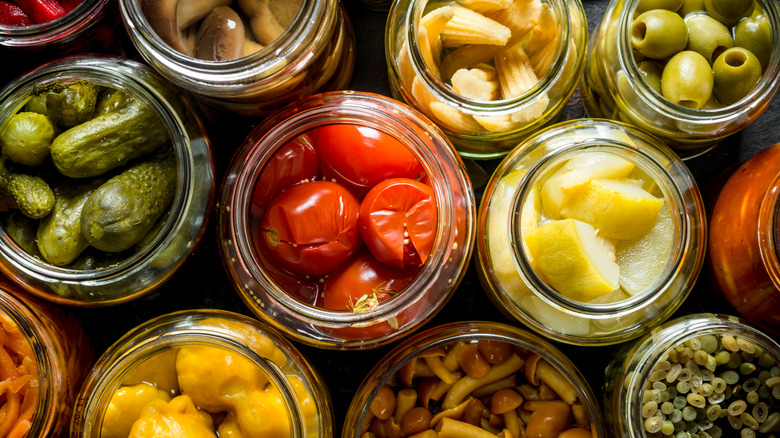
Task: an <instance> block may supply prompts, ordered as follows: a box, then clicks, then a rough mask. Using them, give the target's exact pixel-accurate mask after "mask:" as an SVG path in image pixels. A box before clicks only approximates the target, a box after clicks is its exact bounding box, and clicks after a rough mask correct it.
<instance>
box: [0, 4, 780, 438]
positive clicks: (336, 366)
mask: <svg viewBox="0 0 780 438" xmlns="http://www.w3.org/2000/svg"><path fill="white" fill-rule="evenodd" d="M347 1H349V0H347ZM353 1H354V0H353ZM583 3H584V6H585V10H586V14H587V18H588V27H589V29H590V31H591V32H593V29H594V28H595V26H597V25H598V24H599V23H600V22H601V18H602V15H603V13H604V9H605V7H606V5H607V1H606V0H590V1H588V0H585V1H583ZM346 6H347V11H348V13H349V16H350V18H351V21H352V24H353V26H354V29H355V34H356V40H357V59H356V66H355V72H354V75H353V78H352V82H351V84H350V88H351V89H353V90H360V91H372V92H376V93H380V94H385V95H389V87H388V84H387V67H386V64H385V54H384V41H383V38H384V26H385V20H386V17H387V12H377V11H369V10H366V9H363V8H362V7H360V6H359V5H357V4H353V3H347V5H346ZM120 33H121V32H120ZM132 55H133V54H132V53H130V54H129V56H132ZM6 73H7V71H6ZM19 73H21V72H19ZM565 111H566V112H565V114H564V118H568V119H571V118H578V117H584V112H583V108H582V105H581V101H580V99H579V93H577V94H576V95H575V97H574V98H573V99H572V100H571V101H570V102H569V105H568V106H567V108H566V110H565ZM256 122H257V121H254V123H256ZM254 123H253V122H252V121H247V122H246V123H240V124H239V125H238V126H235V125H231V126H230V127H229V129H226V127H225V126H218V125H215V124H210V125H209V126H208V130H209V134H210V136H211V138H212V142H213V146H214V149H213V150H214V154H215V160H216V163H217V171H218V178H219V179H221V177H222V176H223V174H224V172H225V170H226V168H227V164H228V162H229V160H230V157H231V156H232V154H233V152H234V151H235V150H236V148H237V147H238V146H239V145H240V144H241V141H242V140H243V139H244V137H245V136H246V135H247V134H248V133H249V132H250V130H251V129H252V127H253V124H254ZM779 124H780V103H778V102H775V103H773V104H772V105H771V106H770V107H769V108H768V110H767V111H766V112H765V113H764V114H763V115H762V116H761V117H760V118H759V119H758V120H757V121H756V122H755V123H753V124H752V125H751V126H749V127H748V128H746V129H745V130H744V131H742V132H741V133H739V134H736V135H734V136H732V137H730V138H728V139H726V140H725V141H723V142H722V143H721V144H719V145H718V146H717V147H715V148H714V149H713V150H712V151H710V152H709V153H707V154H706V155H703V156H701V157H698V158H695V159H692V160H689V161H688V162H687V164H688V166H689V167H690V169H691V171H692V173H693V174H694V176H695V177H696V180H697V181H698V183H699V186H700V188H701V189H702V192H703V194H704V195H705V199H708V198H710V197H711V195H712V193H713V192H712V190H711V189H710V186H711V185H714V184H712V182H713V181H717V180H718V177H719V175H721V174H722V173H723V172H724V171H727V170H728V169H730V168H732V167H733V166H734V165H735V164H737V163H739V162H741V161H744V160H746V159H747V158H749V157H751V156H752V155H753V154H755V153H756V152H758V151H759V150H761V149H763V148H765V147H767V146H770V145H772V144H774V143H777V142H780V131H778V129H777V128H776V127H777V126H778V125H779ZM495 164H496V161H493V162H484V163H482V165H483V166H484V167H485V168H486V169H488V170H489V169H492V168H493V167H494V166H495ZM219 179H218V181H219ZM476 192H477V197H479V195H480V193H481V189H480V188H476ZM215 226H216V217H215V212H212V214H211V218H210V222H209V227H208V230H207V233H206V235H205V237H204V240H203V241H202V242H201V245H200V247H199V248H198V249H197V250H196V252H195V253H194V254H193V255H192V256H191V257H190V258H189V259H188V260H187V262H186V263H185V265H184V266H183V267H182V268H181V270H180V271H179V272H177V273H176V275H174V277H173V278H172V279H171V280H170V281H169V282H168V283H166V284H165V285H164V286H163V287H162V288H161V289H160V290H159V292H158V293H156V294H155V295H154V296H152V297H149V298H145V299H140V300H138V301H135V302H132V303H129V304H124V305H119V306H115V307H107V308H98V309H72V310H73V311H74V312H75V313H76V314H77V315H78V316H80V317H81V318H82V321H83V324H84V326H85V327H86V329H87V330H88V331H89V333H90V335H91V337H92V340H93V343H94V345H95V348H96V350H97V352H98V354H100V353H101V352H102V351H104V350H105V348H106V347H108V346H109V345H110V344H111V343H113V342H114V341H116V340H117V339H118V338H119V337H121V336H122V335H123V334H124V333H125V332H127V331H128V330H129V329H131V328H133V327H135V326H136V325H138V324H140V323H142V322H144V321H146V320H148V319H150V318H152V317H155V316H159V315H163V314H166V313H169V312H172V311H176V310H183V309H195V308H218V309H225V310H231V311H235V312H239V313H242V314H246V315H250V316H251V315H252V314H251V312H250V311H249V309H248V308H247V307H246V306H245V305H244V304H243V302H242V301H241V300H240V298H239V297H238V295H237V293H236V292H235V290H234V289H233V287H232V286H231V284H230V282H229V281H228V277H227V274H226V273H225V271H224V269H223V267H222V263H221V261H220V258H219V253H218V249H217V242H216V232H215ZM700 311H710V312H712V311H715V312H724V313H732V314H733V313H734V311H733V310H732V309H731V308H730V307H729V306H728V305H727V304H725V303H724V302H723V301H722V300H721V299H720V298H719V297H718V296H717V295H716V294H715V293H714V292H713V291H712V289H711V287H710V284H709V281H708V275H707V272H706V268H705V270H704V271H703V272H702V273H701V275H700V277H699V280H698V282H697V285H696V287H695V288H694V290H693V292H692V293H691V295H690V296H689V298H688V300H687V301H686V302H685V303H684V304H683V306H682V307H681V309H680V310H679V311H678V312H677V314H676V315H675V316H680V315H684V314H689V313H695V312H700ZM465 320H490V321H499V322H506V323H509V324H513V325H519V323H518V322H516V321H511V320H508V319H507V318H505V317H504V316H503V315H502V314H501V313H500V312H499V311H498V310H497V309H496V307H495V306H494V305H493V304H492V302H490V301H489V300H488V298H487V295H486V294H485V292H484V291H483V290H482V289H481V287H480V285H479V283H478V282H477V280H476V273H475V270H474V263H473V262H472V263H471V264H470V265H469V268H468V271H467V272H466V275H465V278H464V279H463V281H462V283H461V284H460V286H459V287H458V289H457V290H456V292H455V294H454V297H453V298H452V299H451V300H450V302H449V303H447V305H446V306H445V307H444V308H443V310H442V311H441V312H440V313H439V314H438V315H437V316H436V317H435V318H434V319H433V320H432V321H431V322H430V323H429V324H428V325H427V326H426V327H425V328H428V327H433V326H436V325H439V324H442V323H445V322H453V321H465ZM399 342H400V340H399V341H396V342H394V343H392V344H389V345H387V346H385V347H382V348H379V349H374V350H366V351H331V350H318V349H314V348H311V347H307V346H304V345H301V344H297V343H296V346H297V347H298V348H299V349H300V350H301V351H302V352H303V353H304V355H305V356H307V357H308V358H309V360H310V361H311V362H312V364H313V365H314V367H315V368H317V369H318V370H319V371H320V373H321V374H322V375H323V377H324V381H325V382H327V384H328V387H329V390H330V393H331V396H332V399H333V405H334V409H335V424H336V428H337V430H336V431H335V434H334V436H340V434H341V424H342V423H343V420H344V416H345V415H346V410H347V407H348V405H349V403H350V401H351V399H352V396H353V394H354V393H355V391H356V389H357V388H358V386H359V385H360V383H361V382H362V380H363V378H364V377H365V376H366V375H367V373H368V372H369V370H370V369H371V368H372V367H373V366H374V364H376V363H377V362H378V361H379V360H380V359H381V358H382V357H383V356H384V355H385V354H386V353H387V352H388V351H389V350H390V349H391V348H393V347H394V346H396V345H397V344H398V343H399ZM556 346H558V347H559V348H560V349H561V350H562V351H564V353H565V354H567V355H568V357H569V358H570V359H571V360H572V361H573V362H574V363H575V364H576V365H577V366H578V367H579V369H580V371H581V372H582V373H583V374H585V376H586V377H587V378H588V381H589V382H591V386H592V389H593V390H594V391H595V392H596V394H597V396H599V397H597V399H600V398H601V397H600V395H601V384H602V382H603V380H604V367H605V365H606V364H607V363H608V362H609V361H610V360H612V359H613V358H614V355H615V350H616V348H615V347H587V348H586V347H575V346H568V345H561V344H556Z"/></svg>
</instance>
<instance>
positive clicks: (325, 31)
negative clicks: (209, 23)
mask: <svg viewBox="0 0 780 438" xmlns="http://www.w3.org/2000/svg"><path fill="white" fill-rule="evenodd" d="M119 6H120V10H121V14H122V19H123V20H124V23H125V27H126V28H127V31H128V33H129V35H130V39H131V40H132V41H133V44H134V45H135V47H136V48H137V49H138V51H139V52H140V53H141V55H142V56H143V57H144V59H145V60H146V61H147V62H148V63H149V65H151V66H152V67H153V68H154V69H155V70H157V71H158V72H159V73H160V74H161V75H163V76H165V77H166V78H167V79H168V80H170V81H171V82H172V83H174V84H176V85H177V86H179V87H181V88H183V89H185V90H188V91H190V92H192V93H193V94H194V95H195V96H196V97H197V98H198V99H199V101H201V102H203V103H205V104H206V105H207V106H209V107H211V108H215V109H218V110H221V111H222V112H225V111H227V112H232V113H237V114H240V115H243V116H249V117H256V116H265V115H268V114H269V113H271V112H273V111H275V110H277V109H279V108H281V107H282V106H284V105H286V104H288V103H290V102H292V101H294V100H296V99H299V98H302V97H306V96H309V95H311V94H314V93H317V92H321V91H327V90H340V89H343V88H345V87H346V86H347V84H348V83H349V80H350V78H351V76H352V70H353V68H354V63H355V36H354V32H353V30H352V26H351V24H350V22H349V16H348V15H347V13H346V10H345V8H344V7H343V6H342V5H341V3H339V1H338V0H303V1H302V2H300V7H299V9H298V12H297V14H296V15H295V17H294V18H292V22H291V23H290V25H289V26H288V27H287V28H286V29H285V30H284V32H283V33H282V34H281V36H280V37H278V38H276V39H275V40H274V41H273V42H272V43H270V44H268V45H266V46H265V47H264V48H263V49H262V50H260V51H258V52H256V53H254V54H252V55H249V56H245V57H242V58H238V59H235V60H231V61H204V60H200V59H197V58H194V57H191V56H187V55H185V54H183V53H180V52H178V51H176V50H174V49H173V48H172V47H171V46H169V45H168V44H167V43H165V42H164V41H163V40H162V39H161V38H160V37H159V36H158V35H157V34H156V33H155V32H154V31H153V30H152V28H151V27H150V24H149V21H148V20H147V18H146V17H145V16H144V12H143V6H144V5H143V2H142V1H140V0H125V1H120V2H119Z"/></svg>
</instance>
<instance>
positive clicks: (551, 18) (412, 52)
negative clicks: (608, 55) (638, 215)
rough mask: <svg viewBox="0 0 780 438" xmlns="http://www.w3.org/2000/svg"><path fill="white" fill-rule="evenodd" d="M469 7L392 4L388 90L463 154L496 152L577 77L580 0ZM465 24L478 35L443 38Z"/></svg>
mask: <svg viewBox="0 0 780 438" xmlns="http://www.w3.org/2000/svg"><path fill="white" fill-rule="evenodd" d="M472 8H475V9H474V10H472V9H469V8H468V7H466V6H459V5H441V4H438V3H433V2H431V3H429V2H426V1H422V0H415V1H412V0H399V1H396V2H394V4H393V6H392V7H391V9H390V15H389V17H388V21H387V31H386V34H385V54H386V57H387V64H388V69H389V80H390V89H391V91H392V93H393V96H394V97H395V98H397V99H399V100H402V101H404V102H407V103H409V104H410V105H412V106H414V107H415V108H417V109H418V110H420V111H421V112H423V113H424V114H426V115H427V116H428V117H430V118H431V120H433V121H435V122H436V124H437V125H439V127H440V128H441V129H442V130H443V131H444V132H445V134H446V135H447V136H448V137H449V138H450V140H451V141H452V143H453V145H454V146H455V147H456V149H457V150H458V152H459V153H460V154H461V155H462V156H464V157H470V158H477V159H480V158H495V157H500V156H503V155H505V154H506V153H507V152H509V150H511V149H512V148H513V147H515V146H516V145H517V144H518V143H519V142H520V141H521V140H522V139H524V138H526V137H528V136H529V135H531V134H532V133H533V132H535V131H537V130H539V129H540V128H542V127H544V126H546V125H549V124H550V123H551V122H553V121H555V120H556V119H557V116H558V115H559V114H560V113H561V111H562V110H563V108H564V106H565V104H566V102H567V101H568V100H569V98H570V97H571V96H572V94H573V93H574V90H575V89H576V87H577V84H578V83H579V80H580V78H581V76H582V72H583V69H584V64H585V52H586V45H587V39H588V26H587V22H586V18H585V12H584V10H583V7H582V4H581V3H580V2H579V1H575V2H570V1H558V0H552V1H542V2H525V1H517V2H514V3H509V6H507V7H506V8H504V9H497V8H492V9H491V8H487V7H486V9H485V10H483V9H480V8H479V7H477V6H472ZM445 23H448V24H445ZM469 25H473V27H472V30H473V29H480V32H484V34H482V35H481V36H472V37H473V38H472V39H470V40H469V39H467V38H465V37H464V39H463V40H460V39H458V38H456V37H454V36H453V35H450V33H452V34H457V33H458V32H459V29H458V26H463V27H464V28H466V27H468V26H469ZM448 26H449V27H448ZM475 33H479V32H476V31H475ZM464 34H466V35H468V32H464Z"/></svg>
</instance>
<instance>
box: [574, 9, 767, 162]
mask: <svg viewBox="0 0 780 438" xmlns="http://www.w3.org/2000/svg"><path fill="white" fill-rule="evenodd" d="M683 3H685V4H684V5H683ZM730 3H731V2H717V1H713V2H711V3H710V2H708V3H707V4H708V6H706V7H705V2H682V1H676V0H671V1H661V2H647V1H644V0H613V1H611V2H610V3H609V6H608V7H607V10H606V11H605V13H604V19H603V21H602V22H601V24H600V25H599V27H598V28H597V30H596V31H595V33H594V35H593V38H592V39H591V45H590V48H589V52H590V53H589V55H588V61H587V67H586V70H585V77H584V81H583V87H582V96H583V103H584V105H585V109H586V111H587V113H588V115H589V116H590V117H594V118H609V119H614V120H621V121H624V122H626V123H630V124H633V125H635V126H637V127H639V128H641V129H643V130H645V131H647V132H649V133H651V134H653V135H655V136H656V137H658V138H660V139H661V140H662V141H664V142H665V143H667V144H668V145H669V146H670V147H672V149H674V150H675V152H677V153H678V154H679V155H680V156H681V157H683V158H684V159H687V158H693V157H695V156H698V155H700V154H703V153H704V152H706V151H708V150H709V149H711V148H712V147H714V146H715V145H716V144H717V143H718V142H719V141H721V140H723V139H724V138H726V137H727V136H729V135H731V134H734V133H736V132H738V131H740V130H742V129H743V128H745V127H746V126H748V125H749V124H750V123H752V122H753V121H754V120H755V119H756V118H758V116H760V115H761V114H762V113H763V112H764V110H765V109H766V108H767V107H768V106H769V102H771V101H772V100H773V99H774V97H775V96H776V95H777V92H778V90H780V83H778V81H777V80H776V77H777V75H778V72H779V71H780V7H778V3H777V2H774V1H764V0H756V1H755V2H753V1H746V0H740V1H737V2H735V3H734V4H733V5H732V7H728V5H729V4H730ZM718 8H723V9H722V11H721V10H719V9H718ZM685 41H689V43H688V44H687V45H686V43H685ZM748 52H750V54H748ZM753 52H755V53H753ZM720 55H723V56H720ZM667 61H668V62H667Z"/></svg>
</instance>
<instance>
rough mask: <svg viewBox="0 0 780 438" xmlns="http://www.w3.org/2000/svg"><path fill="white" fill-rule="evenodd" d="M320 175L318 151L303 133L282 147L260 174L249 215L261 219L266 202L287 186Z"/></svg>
mask: <svg viewBox="0 0 780 438" xmlns="http://www.w3.org/2000/svg"><path fill="white" fill-rule="evenodd" d="M318 173H319V159H318V158H317V151H315V150H314V146H312V145H311V139H310V138H309V136H308V135H306V134H303V135H301V136H299V137H296V138H294V139H292V140H290V141H289V142H287V144H285V145H284V146H282V147H281V148H280V149H279V150H278V151H277V152H276V153H275V154H274V156H273V157H272V158H271V159H270V160H269V161H268V163H267V164H266V165H265V168H263V171H262V172H261V173H260V177H259V178H258V179H257V184H255V191H254V193H253V194H252V214H254V215H255V216H257V217H262V216H263V211H264V209H265V207H266V206H267V205H268V203H269V202H271V200H272V199H273V198H274V196H276V195H278V194H279V192H281V191H282V190H284V189H286V188H287V187H289V186H291V185H293V184H297V183H299V182H301V181H305V180H310V179H313V178H315V177H316V176H317V175H318Z"/></svg>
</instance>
